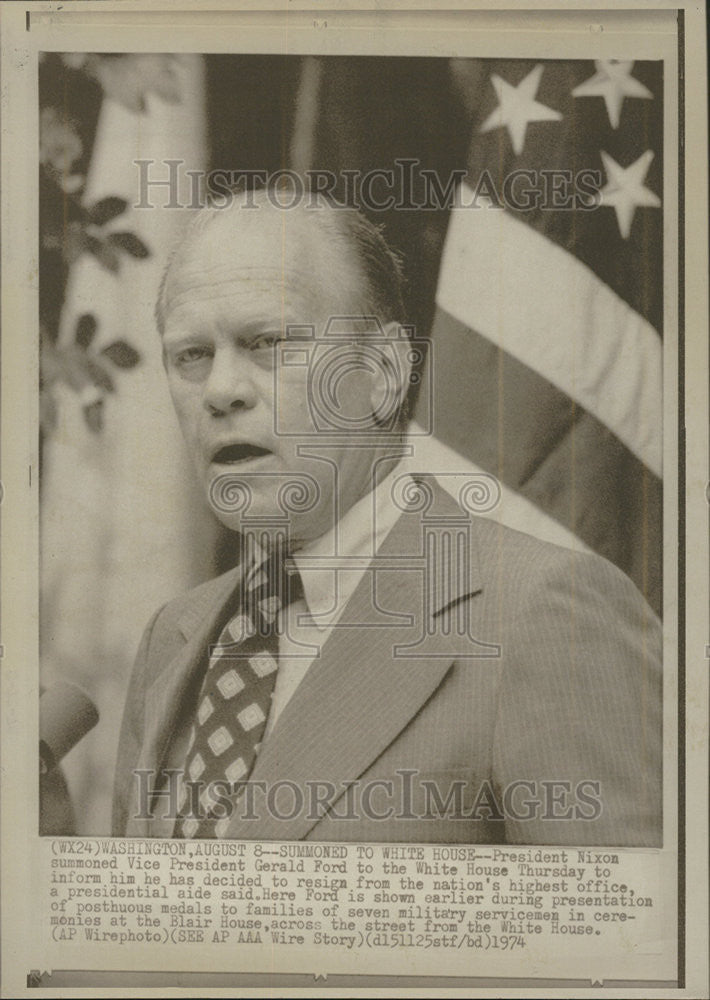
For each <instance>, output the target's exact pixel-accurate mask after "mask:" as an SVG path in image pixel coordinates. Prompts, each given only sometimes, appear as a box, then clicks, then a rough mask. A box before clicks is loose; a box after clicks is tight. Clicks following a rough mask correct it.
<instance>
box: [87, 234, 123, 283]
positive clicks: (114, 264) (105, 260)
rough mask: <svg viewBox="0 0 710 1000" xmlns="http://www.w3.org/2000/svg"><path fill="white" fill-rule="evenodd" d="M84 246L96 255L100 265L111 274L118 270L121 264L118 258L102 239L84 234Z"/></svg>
mask: <svg viewBox="0 0 710 1000" xmlns="http://www.w3.org/2000/svg"><path fill="white" fill-rule="evenodd" d="M86 247H87V249H88V250H90V251H91V253H92V254H93V255H94V256H95V257H96V259H97V260H98V262H99V263H100V264H101V266H102V267H105V268H106V270H107V271H111V272H112V273H113V274H116V273H117V272H118V269H119V267H120V265H121V261H120V258H119V256H118V254H117V253H116V251H115V250H114V248H113V247H112V246H111V245H110V244H109V243H108V242H106V243H104V242H103V240H98V239H97V238H96V237H95V236H90V235H89V234H88V233H87V234H86Z"/></svg>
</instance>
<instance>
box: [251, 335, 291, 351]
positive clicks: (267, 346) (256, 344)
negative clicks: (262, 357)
mask: <svg viewBox="0 0 710 1000" xmlns="http://www.w3.org/2000/svg"><path fill="white" fill-rule="evenodd" d="M280 340H283V336H282V335H281V334H280V333H279V332H278V331H274V332H273V333H262V334H260V335H259V336H258V337H255V338H254V339H253V340H252V341H251V343H250V344H249V347H250V348H251V350H252V351H260V350H273V348H274V346H275V345H276V344H278V342H279V341H280Z"/></svg>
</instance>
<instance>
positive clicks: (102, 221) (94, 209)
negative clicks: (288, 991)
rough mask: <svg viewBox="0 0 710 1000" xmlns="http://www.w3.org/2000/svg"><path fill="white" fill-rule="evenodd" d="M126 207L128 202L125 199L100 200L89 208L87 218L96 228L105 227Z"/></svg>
mask: <svg viewBox="0 0 710 1000" xmlns="http://www.w3.org/2000/svg"><path fill="white" fill-rule="evenodd" d="M127 207H128V202H127V201H126V199H125V198H116V197H110V198H102V199H101V200H100V201H97V202H96V204H95V205H92V206H91V208H90V209H89V211H88V218H89V221H90V222H93V223H94V225H96V226H105V225H106V223H107V222H110V221H111V219H115V218H116V216H117V215H120V214H121V213H122V212H125V211H126V209H127Z"/></svg>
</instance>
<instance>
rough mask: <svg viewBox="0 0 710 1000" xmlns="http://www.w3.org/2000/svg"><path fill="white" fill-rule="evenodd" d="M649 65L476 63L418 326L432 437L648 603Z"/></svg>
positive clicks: (654, 588) (656, 401) (654, 552)
mask: <svg viewBox="0 0 710 1000" xmlns="http://www.w3.org/2000/svg"><path fill="white" fill-rule="evenodd" d="M481 65H482V66H483V73H482V74H481V72H480V69H481ZM662 71H663V67H662V63H660V62H648V61H647V62H635V63H634V62H632V61H629V60H626V61H624V60H608V61H603V60H599V61H596V62H587V61H580V60H575V61H557V60H555V61H538V62H532V61H526V60H517V59H516V60H484V61H483V62H482V64H479V65H478V67H477V72H476V73H475V74H473V75H472V76H471V77H470V80H471V84H470V88H469V92H468V93H467V94H466V95H465V98H466V101H467V104H468V106H469V109H470V111H471V117H472V122H473V128H472V136H471V143H470V150H469V157H468V163H467V176H466V179H465V180H464V181H463V182H462V184H461V187H460V189H459V192H458V197H457V205H456V206H455V207H454V208H453V209H452V211H451V215H450V218H449V225H448V230H447V234H446V241H445V245H444V252H443V257H442V261H441V269H440V273H439V282H438V288H437V296H436V299H437V301H436V315H435V320H434V325H433V330H432V341H433V344H434V362H433V364H432V378H433V406H434V430H435V434H436V437H437V439H438V441H440V442H441V443H442V445H443V446H444V447H445V448H446V449H447V451H448V452H449V454H450V455H451V456H452V457H453V456H459V457H460V458H461V459H463V460H464V461H465V463H466V465H467V467H473V468H479V469H482V470H484V471H486V472H488V473H492V474H494V475H495V476H496V477H498V479H499V481H500V482H501V484H502V488H503V494H504V501H505V500H507V504H508V507H509V508H510V509H511V510H512V509H515V510H516V511H517V514H516V526H518V527H521V528H522V529H523V530H526V529H527V530H530V531H531V532H533V533H536V534H542V535H546V536H547V537H549V538H551V539H552V540H555V541H559V542H561V543H563V544H565V543H567V544H575V545H577V546H578V547H586V548H589V549H591V550H594V551H597V552H599V553H600V554H602V555H603V556H605V557H606V558H608V559H610V560H611V561H612V562H614V563H616V564H617V565H618V566H619V567H620V568H621V569H622V570H623V571H624V572H626V573H627V574H628V575H629V576H630V577H631V579H632V580H633V581H634V582H635V583H636V585H637V586H638V587H639V589H640V590H641V591H642V593H643V594H644V595H645V596H646V598H647V600H648V601H649V603H650V604H651V605H652V606H653V607H654V608H655V610H656V611H657V612H658V613H660V611H661V554H662V545H661V543H662V535H661V533H662V486H661V471H662V470H661V450H662V449H661V445H662V402H663V401H662V340H661V334H662V318H663V270H662V261H663V228H662V209H661V194H662V172H661V171H662V149H663V147H662V134H663V120H662V119H663V106H662V87H663V72H662ZM459 83H460V86H461V85H463V87H465V86H466V75H465V73H464V74H463V75H462V76H461V78H460V81H459ZM515 172H519V173H515ZM511 178H513V179H511ZM592 189H596V190H597V191H598V192H599V195H598V197H597V199H596V202H594V201H593V200H592V197H590V194H589V192H590V190H592ZM486 203H487V207H486ZM474 204H475V206H476V207H473V206H474Z"/></svg>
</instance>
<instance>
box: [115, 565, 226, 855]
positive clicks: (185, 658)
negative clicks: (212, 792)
mask: <svg viewBox="0 0 710 1000" xmlns="http://www.w3.org/2000/svg"><path fill="white" fill-rule="evenodd" d="M238 579H239V571H238V570H234V571H232V572H230V573H228V574H226V575H225V576H223V577H220V578H219V579H218V580H215V581H214V583H213V584H212V585H211V586H209V587H205V588H204V590H203V591H202V593H201V594H199V596H198V597H197V599H196V600H194V601H193V602H192V603H191V605H190V606H189V608H187V609H185V611H184V612H183V614H182V615H181V616H180V617H179V619H178V620H177V622H176V624H177V627H178V629H179V631H180V632H181V633H182V635H183V636H184V637H185V639H186V640H187V641H186V643H185V645H184V647H183V648H182V649H181V650H180V651H179V653H178V654H177V655H176V656H174V657H173V658H172V659H170V660H168V661H167V663H165V664H164V665H163V666H162V668H161V669H160V670H159V671H158V672H157V673H156V675H155V677H154V678H153V680H152V681H151V683H150V684H149V685H148V687H147V689H146V694H145V730H144V738H143V745H142V748H141V754H140V758H139V760H138V764H137V765H136V768H137V769H140V770H147V771H150V772H151V774H152V775H154V776H157V773H158V771H159V770H160V768H161V766H163V762H164V759H165V754H166V751H167V749H168V745H169V742H170V739H171V737H172V735H173V732H174V722H175V719H176V718H177V717H178V713H179V710H180V703H181V700H182V697H183V694H184V693H185V689H186V687H187V685H188V684H189V682H190V680H191V678H192V677H193V675H194V672H195V670H197V668H198V667H199V665H200V663H201V662H202V661H203V658H204V656H205V651H206V649H207V645H208V643H209V641H210V640H211V639H212V636H213V634H214V631H215V628H216V626H217V622H218V621H219V619H220V617H221V616H222V614H223V612H224V609H225V605H226V603H227V601H229V600H230V599H231V597H232V594H233V593H234V588H235V585H236V582H237V580H238ZM154 780H155V778H153V781H154ZM151 784H152V782H151ZM136 806H137V808H136V809H135V810H133V811H132V812H131V815H132V816H137V815H140V813H141V809H140V808H138V803H136ZM130 822H131V825H132V828H131V829H129V831H128V835H129V836H150V833H149V830H148V828H149V826H150V820H136V819H132V820H131V821H130ZM139 827H140V828H141V829H139Z"/></svg>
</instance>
